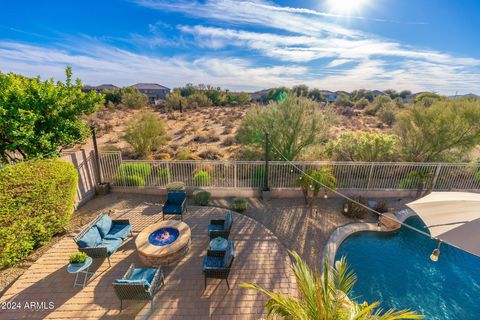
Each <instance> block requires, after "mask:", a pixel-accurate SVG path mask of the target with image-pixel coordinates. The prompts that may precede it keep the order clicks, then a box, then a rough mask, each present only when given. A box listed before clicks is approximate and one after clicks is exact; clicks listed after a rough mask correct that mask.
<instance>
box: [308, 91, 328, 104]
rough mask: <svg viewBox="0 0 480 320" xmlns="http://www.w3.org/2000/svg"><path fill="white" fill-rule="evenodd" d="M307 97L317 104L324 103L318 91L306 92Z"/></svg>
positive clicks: (323, 98)
mask: <svg viewBox="0 0 480 320" xmlns="http://www.w3.org/2000/svg"><path fill="white" fill-rule="evenodd" d="M308 97H309V98H310V99H312V100H313V101H317V102H324V101H325V97H324V96H323V94H322V92H321V91H320V89H316V88H315V89H312V90H310V91H309V92H308Z"/></svg>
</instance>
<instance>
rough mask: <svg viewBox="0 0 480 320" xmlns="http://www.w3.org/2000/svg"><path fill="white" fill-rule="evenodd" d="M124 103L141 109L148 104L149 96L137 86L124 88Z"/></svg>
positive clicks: (126, 105) (130, 107) (132, 107)
mask: <svg viewBox="0 0 480 320" xmlns="http://www.w3.org/2000/svg"><path fill="white" fill-rule="evenodd" d="M121 91H122V104H123V105H124V106H125V107H127V108H129V109H141V108H145V107H146V106H147V105H148V98H147V96H145V95H144V94H143V93H141V92H140V91H138V89H137V88H133V87H126V88H122V89H121Z"/></svg>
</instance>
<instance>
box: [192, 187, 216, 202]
mask: <svg viewBox="0 0 480 320" xmlns="http://www.w3.org/2000/svg"><path fill="white" fill-rule="evenodd" d="M211 198H212V195H211V193H210V192H208V191H205V190H195V191H193V202H194V203H195V204H196V205H199V206H208V203H209V202H210V199H211Z"/></svg>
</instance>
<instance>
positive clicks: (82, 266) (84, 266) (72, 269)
mask: <svg viewBox="0 0 480 320" xmlns="http://www.w3.org/2000/svg"><path fill="white" fill-rule="evenodd" d="M92 261H93V259H92V258H91V257H88V258H87V260H85V262H83V263H70V264H69V265H68V267H67V272H68V273H74V274H75V281H74V283H73V286H74V287H75V286H82V287H83V288H85V286H86V285H87V279H88V276H91V275H93V274H94V272H90V271H89V270H90V266H91V265H92ZM80 273H83V274H85V278H84V279H83V283H82V281H80V282H78V281H77V280H78V275H79V274H80Z"/></svg>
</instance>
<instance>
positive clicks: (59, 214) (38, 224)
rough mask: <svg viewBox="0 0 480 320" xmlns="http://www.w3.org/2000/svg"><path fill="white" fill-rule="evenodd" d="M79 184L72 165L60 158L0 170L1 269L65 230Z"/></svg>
mask: <svg viewBox="0 0 480 320" xmlns="http://www.w3.org/2000/svg"><path fill="white" fill-rule="evenodd" d="M77 182H78V174H77V171H76V170H75V168H74V167H73V165H72V164H71V163H68V162H66V161H63V160H60V159H56V160H36V161H29V162H23V163H18V164H11V165H4V166H2V167H0V226H1V227H0V268H5V267H8V266H13V265H15V264H16V263H18V262H20V261H21V260H22V259H24V258H25V257H27V256H28V254H29V253H30V252H31V251H32V250H34V249H36V248H38V247H39V246H41V245H43V244H46V243H48V242H49V240H50V239H51V238H52V236H53V235H55V234H57V233H59V232H60V231H62V230H63V229H64V227H65V226H66V225H67V224H68V222H69V221H70V218H71V216H72V213H73V208H74V207H73V206H74V201H75V192H76V188H77Z"/></svg>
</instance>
